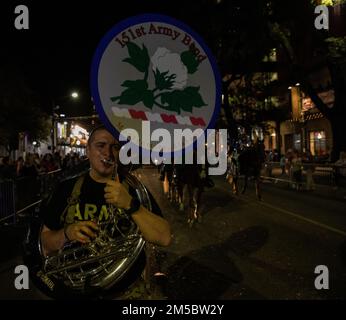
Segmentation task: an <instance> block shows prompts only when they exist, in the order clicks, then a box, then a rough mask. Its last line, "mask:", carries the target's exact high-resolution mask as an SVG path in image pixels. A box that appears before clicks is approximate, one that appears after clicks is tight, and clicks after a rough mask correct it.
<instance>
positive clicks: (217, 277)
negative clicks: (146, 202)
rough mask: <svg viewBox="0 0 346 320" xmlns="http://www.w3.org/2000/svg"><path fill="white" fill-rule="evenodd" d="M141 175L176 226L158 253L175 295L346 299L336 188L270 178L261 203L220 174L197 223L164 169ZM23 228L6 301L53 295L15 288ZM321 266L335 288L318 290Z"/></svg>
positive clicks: (8, 266)
mask: <svg viewBox="0 0 346 320" xmlns="http://www.w3.org/2000/svg"><path fill="white" fill-rule="evenodd" d="M137 174H138V175H139V176H140V178H141V179H142V181H143V182H144V183H145V184H146V185H147V187H148V188H149V190H150V191H151V192H152V193H153V195H154V196H155V198H156V199H157V200H158V202H159V205H160V207H161V209H162V211H163V213H164V216H165V217H166V218H167V219H168V220H169V222H170V224H171V227H172V232H173V242H172V245H171V246H170V247H168V248H167V249H166V248H165V249H159V252H160V254H159V256H158V258H159V263H160V265H161V271H162V272H164V273H165V274H167V279H168V280H167V282H166V283H165V285H164V289H165V290H164V291H165V294H166V295H167V297H168V299H345V296H346V292H345V288H346V271H345V270H346V268H345V264H346V241H345V239H346V221H345V218H344V214H345V211H346V203H345V200H343V199H342V198H340V199H337V198H335V192H334V197H333V195H329V196H328V194H325V195H324V196H323V195H322V194H319V191H318V190H317V191H316V192H314V193H306V192H305V193H304V192H300V193H297V192H296V191H293V190H289V189H288V188H287V187H286V186H280V185H278V184H271V183H263V201H261V202H259V201H258V200H257V199H256V198H255V195H254V190H253V189H254V188H253V185H252V184H251V183H250V186H249V189H248V192H247V194H245V195H241V196H234V195H232V193H231V191H230V188H229V185H228V184H227V183H226V181H225V179H224V177H213V180H214V182H215V187H214V188H211V189H206V191H205V192H204V193H203V196H202V208H201V210H202V215H203V219H202V221H201V222H200V223H198V224H195V225H194V226H193V227H192V228H190V227H189V226H188V224H187V222H186V220H187V218H186V214H184V213H182V212H179V210H178V209H177V208H176V207H175V206H174V205H172V204H171V203H169V202H168V200H166V199H165V197H164V196H163V191H162V188H161V182H160V181H159V179H158V174H157V170H156V169H142V170H141V171H139V172H138V173H137ZM324 193H326V192H324ZM23 230H24V228H23V227H20V226H16V227H10V226H3V227H2V232H1V235H2V238H3V239H2V241H1V244H2V248H1V250H2V252H3V253H4V254H3V255H2V258H1V259H2V261H1V269H0V270H1V274H0V280H1V283H2V290H1V296H0V298H1V299H47V297H46V296H45V295H43V294H42V293H41V292H39V291H38V290H37V289H36V288H35V287H34V286H33V284H30V289H29V290H21V291H18V290H16V289H15V288H14V285H13V282H14V278H15V274H14V268H15V266H16V265H18V264H21V255H20V242H21V240H22V237H23ZM10 240H11V241H15V242H16V246H15V247H11V249H9V248H8V243H9V241H10ZM318 265H325V266H327V267H328V269H329V289H328V290H316V289H315V286H314V282H315V278H316V277H317V276H318V275H317V274H315V273H314V271H315V268H316V266H318Z"/></svg>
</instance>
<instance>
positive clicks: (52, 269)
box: [38, 173, 152, 294]
mask: <svg viewBox="0 0 346 320" xmlns="http://www.w3.org/2000/svg"><path fill="white" fill-rule="evenodd" d="M125 181H126V183H127V184H128V185H129V186H130V187H131V188H133V189H134V190H135V191H136V194H137V197H138V199H139V201H140V202H141V205H143V206H144V207H146V208H147V209H148V210H149V211H151V210H152V204H151V201H150V197H149V194H148V191H147V189H146V187H145V186H144V185H143V184H142V182H140V181H139V180H138V179H137V178H136V177H135V176H134V175H132V174H130V173H127V175H126V176H125ZM114 211H115V210H114ZM114 211H113V212H110V213H109V214H110V218H109V220H108V221H107V223H104V225H103V226H102V227H103V228H102V229H101V231H100V232H99V235H98V236H97V237H96V239H94V240H93V241H91V242H90V243H88V244H80V243H78V242H76V241H72V242H68V243H66V244H65V245H64V247H63V248H62V249H61V250H59V251H58V252H56V253H54V254H51V255H49V256H44V254H43V250H42V245H41V240H40V237H39V239H38V248H39V252H40V255H41V258H42V270H41V271H42V272H43V274H44V276H47V277H48V276H49V277H50V279H52V280H53V281H55V282H59V283H61V284H63V286H64V287H65V288H66V290H71V291H73V292H78V293H82V294H83V293H88V292H89V291H90V292H91V291H94V290H95V289H109V288H110V287H112V286H114V285H115V284H116V283H117V282H118V281H120V280H121V279H122V278H123V277H124V276H125V274H126V273H127V271H128V270H129V269H130V268H131V266H132V265H133V264H134V262H135V261H136V259H137V258H138V256H139V254H140V253H141V252H142V250H143V247H144V245H145V240H144V239H143V238H142V236H141V234H140V232H139V229H138V227H137V225H136V224H135V222H134V221H133V220H132V219H130V218H128V217H127V216H126V215H125V214H123V215H122V214H121V210H116V212H114ZM121 219H127V223H128V222H129V223H130V227H129V230H128V232H126V233H124V232H121V230H120V229H119V228H118V226H117V225H118V224H119V221H120V220H121ZM41 228H42V227H41ZM117 231H118V233H117ZM114 232H115V233H117V237H116V238H114V237H113V236H114ZM40 234H41V233H40Z"/></svg>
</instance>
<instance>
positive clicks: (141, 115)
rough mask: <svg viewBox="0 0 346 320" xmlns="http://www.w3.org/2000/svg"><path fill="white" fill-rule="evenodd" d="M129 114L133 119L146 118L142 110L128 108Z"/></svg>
mask: <svg viewBox="0 0 346 320" xmlns="http://www.w3.org/2000/svg"><path fill="white" fill-rule="evenodd" d="M129 112H130V115H131V117H132V118H133V119H142V120H148V118H147V116H146V114H145V112H144V111H141V110H140V111H136V110H133V109H129Z"/></svg>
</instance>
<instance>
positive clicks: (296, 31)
mask: <svg viewBox="0 0 346 320" xmlns="http://www.w3.org/2000/svg"><path fill="white" fill-rule="evenodd" d="M334 2H335V1H334ZM338 2H343V3H345V2H346V1H338ZM315 5H316V3H315V1H308V0H292V1H289V2H280V4H278V3H277V2H276V3H275V1H272V12H271V14H270V17H271V18H270V24H271V30H272V34H273V37H274V38H275V39H276V40H277V41H278V42H279V43H280V44H281V45H282V46H283V48H285V51H286V53H287V57H288V58H289V62H290V64H291V79H292V81H297V82H300V83H301V84H302V89H303V90H304V91H305V92H306V93H307V94H308V95H309V96H310V98H311V99H312V101H313V102H314V104H315V106H316V107H317V108H318V109H319V111H320V112H321V113H322V114H323V115H324V116H325V117H326V118H327V119H328V120H329V121H330V123H331V127H332V133H333V148H332V154H331V156H332V157H331V158H332V161H335V160H336V159H337V158H338V156H339V153H340V151H346V135H345V133H344V126H345V123H344V121H345V120H344V119H346V37H342V36H338V37H331V35H330V33H329V32H328V31H322V30H317V29H316V28H315V24H314V19H315V18H316V17H317V16H316V15H315V14H314V7H315ZM287 12H294V13H295V17H294V19H292V17H291V16H290V15H288V14H287ZM312 60H314V61H315V65H316V64H318V65H319V66H320V67H322V66H323V67H326V68H327V69H328V70H329V74H330V79H331V86H332V88H333V90H334V105H333V107H332V108H329V107H328V106H327V105H326V104H325V103H324V102H323V101H322V100H321V99H320V97H319V96H318V88H317V87H316V86H313V84H312V82H311V80H312V79H311V77H309V75H310V73H311V69H312V67H315V66H314V65H312V63H311V61H312Z"/></svg>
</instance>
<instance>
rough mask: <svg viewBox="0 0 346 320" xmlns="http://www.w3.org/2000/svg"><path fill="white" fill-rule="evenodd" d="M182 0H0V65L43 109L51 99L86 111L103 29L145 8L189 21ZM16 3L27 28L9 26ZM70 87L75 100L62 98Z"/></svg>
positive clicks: (68, 110) (74, 110) (70, 111)
mask: <svg viewBox="0 0 346 320" xmlns="http://www.w3.org/2000/svg"><path fill="white" fill-rule="evenodd" d="M183 3H184V1H177V0H176V1H168V0H157V1H149V0H147V1H145V0H143V1H130V0H127V1H109V0H107V1H103V0H98V1H88V2H86V1H46V2H43V1H31V2H30V1H20V2H16V1H15V2H11V3H6V4H5V3H4V2H3V1H1V4H0V8H1V10H0V13H1V17H0V20H1V42H2V45H1V50H0V51H1V64H0V68H1V69H2V68H3V67H4V66H6V67H7V68H8V67H11V68H14V69H15V68H17V69H18V70H19V72H20V74H21V75H23V76H24V78H25V79H26V82H27V83H28V85H29V86H30V89H32V90H33V91H34V92H35V93H36V94H38V95H39V96H40V97H41V98H42V99H43V101H44V102H43V103H42V105H43V109H46V110H47V111H48V110H49V108H50V107H49V104H50V102H49V101H52V99H54V101H56V102H55V103H56V104H59V105H61V106H62V105H64V107H65V108H66V110H65V112H66V114H68V115H82V114H85V113H88V112H90V110H92V103H91V102H90V89H89V72H90V67H91V61H92V57H93V54H94V51H95V49H96V47H97V45H98V43H99V41H100V40H101V38H102V37H103V36H104V34H105V33H106V32H107V31H108V30H110V29H111V28H112V27H113V26H114V25H115V24H117V23H118V22H119V21H121V20H122V19H125V18H128V17H131V16H133V15H136V14H142V13H146V12H151V13H162V14H167V15H170V16H172V17H174V18H177V19H180V20H182V21H184V22H185V23H188V24H190V23H189V22H190V21H189V20H190V18H189V17H191V20H192V15H189V13H188V11H187V10H190V11H192V12H193V11H194V8H193V6H191V5H190V6H189V7H190V8H189V9H186V6H184V5H183ZM191 3H195V4H196V5H197V4H198V3H200V2H199V1H191ZM18 4H24V5H26V6H27V7H28V8H29V30H17V29H15V27H14V20H15V17H16V15H15V13H14V9H15V7H16V5H18ZM197 7H198V6H197ZM197 7H196V8H197ZM196 10H198V9H196ZM190 25H191V24H190ZM191 27H192V28H193V26H191ZM1 69H0V70H1ZM72 90H78V91H80V93H81V95H82V96H83V98H82V99H80V100H79V102H78V103H76V102H71V101H69V99H66V96H67V95H68V94H69V93H70V92H71V91H72ZM62 97H64V98H62ZM59 100H60V101H59Z"/></svg>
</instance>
